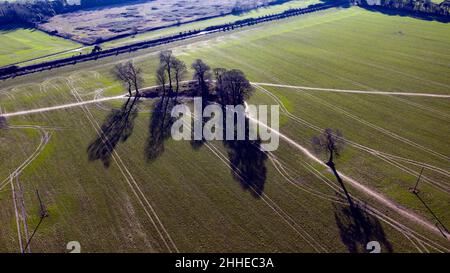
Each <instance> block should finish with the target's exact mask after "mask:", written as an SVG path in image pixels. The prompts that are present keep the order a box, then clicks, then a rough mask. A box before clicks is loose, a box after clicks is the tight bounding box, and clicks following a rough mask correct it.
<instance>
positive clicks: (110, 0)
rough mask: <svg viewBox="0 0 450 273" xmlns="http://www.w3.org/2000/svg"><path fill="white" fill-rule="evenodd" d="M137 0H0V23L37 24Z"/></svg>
mask: <svg viewBox="0 0 450 273" xmlns="http://www.w3.org/2000/svg"><path fill="white" fill-rule="evenodd" d="M134 1H137V0H81V3H80V5H70V4H69V3H68V2H67V0H35V1H26V2H21V1H15V2H8V1H4V2H2V0H0V23H2V24H17V23H21V24H30V25H34V24H38V23H42V22H44V21H45V20H46V19H48V18H50V17H52V16H55V15H57V14H62V13H67V12H73V11H77V10H81V9H84V8H90V7H99V6H106V5H113V4H118V3H127V2H134Z"/></svg>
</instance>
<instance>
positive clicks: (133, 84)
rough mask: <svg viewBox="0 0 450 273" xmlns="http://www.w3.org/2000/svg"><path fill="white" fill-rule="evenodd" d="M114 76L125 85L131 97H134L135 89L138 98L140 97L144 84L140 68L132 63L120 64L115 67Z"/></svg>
mask: <svg viewBox="0 0 450 273" xmlns="http://www.w3.org/2000/svg"><path fill="white" fill-rule="evenodd" d="M113 74H114V76H115V77H116V79H118V80H120V81H122V82H123V83H124V85H125V86H126V88H127V89H128V93H129V94H130V97H131V96H132V95H133V94H132V89H133V88H134V90H135V92H136V96H137V97H138V96H139V95H140V93H139V89H140V88H141V86H142V83H143V79H142V70H141V69H140V68H138V67H136V66H135V65H134V64H133V63H132V62H127V63H120V64H117V65H115V66H114V68H113Z"/></svg>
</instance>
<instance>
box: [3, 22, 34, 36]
mask: <svg viewBox="0 0 450 273" xmlns="http://www.w3.org/2000/svg"><path fill="white" fill-rule="evenodd" d="M18 29H31V30H34V28H33V26H31V25H28V24H19V23H17V24H12V23H11V24H0V32H2V33H3V34H6V33H8V32H13V31H15V30H18Z"/></svg>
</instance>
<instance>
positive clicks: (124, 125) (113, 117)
mask: <svg viewBox="0 0 450 273" xmlns="http://www.w3.org/2000/svg"><path fill="white" fill-rule="evenodd" d="M138 102H139V98H136V97H134V98H133V99H132V98H129V99H128V100H127V102H126V103H125V104H124V105H122V107H121V108H120V109H113V110H112V111H111V113H110V114H109V115H108V117H107V118H106V120H105V121H104V122H103V124H102V126H101V136H99V137H98V138H97V139H95V140H94V141H93V142H92V143H91V144H90V145H89V147H88V149H87V151H88V157H89V160H91V161H96V160H101V161H102V162H103V165H104V166H105V168H109V166H110V164H111V155H112V153H113V152H114V150H115V149H116V147H117V144H118V143H119V142H125V141H127V140H128V138H129V137H130V136H131V134H132V133H133V129H134V121H135V119H136V117H137V116H138V111H137V105H138Z"/></svg>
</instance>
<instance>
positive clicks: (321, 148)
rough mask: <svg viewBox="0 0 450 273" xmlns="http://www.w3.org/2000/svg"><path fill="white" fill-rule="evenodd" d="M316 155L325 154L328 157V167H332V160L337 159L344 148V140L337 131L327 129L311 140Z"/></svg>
mask: <svg viewBox="0 0 450 273" xmlns="http://www.w3.org/2000/svg"><path fill="white" fill-rule="evenodd" d="M312 142H313V146H314V149H315V151H316V153H325V154H326V155H327V156H328V162H327V165H328V166H330V167H331V166H334V158H335V157H339V156H340V154H341V151H342V149H343V147H344V138H343V136H342V133H341V132H340V131H339V130H336V132H333V129H330V128H327V129H325V130H324V131H323V133H322V134H321V135H319V136H315V137H313V139H312Z"/></svg>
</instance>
